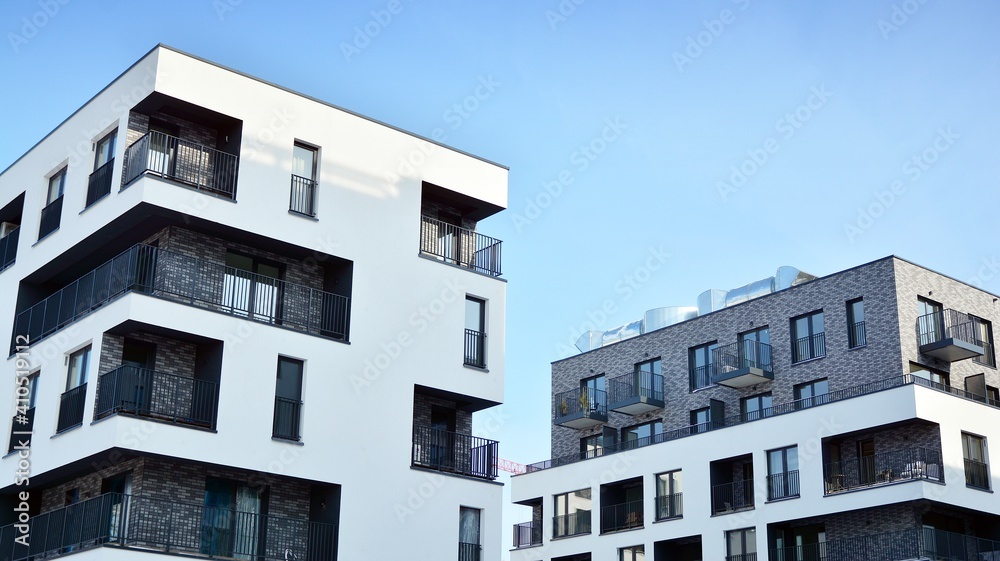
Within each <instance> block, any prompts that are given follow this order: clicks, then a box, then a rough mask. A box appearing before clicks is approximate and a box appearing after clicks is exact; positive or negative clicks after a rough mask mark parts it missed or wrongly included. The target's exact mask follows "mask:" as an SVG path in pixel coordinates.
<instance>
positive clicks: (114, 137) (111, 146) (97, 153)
mask: <svg viewBox="0 0 1000 561" xmlns="http://www.w3.org/2000/svg"><path fill="white" fill-rule="evenodd" d="M103 145H108V150H107V155H108V157H107V159H106V160H105V161H104V162H101V154H102V150H101V146H103ZM117 145H118V128H117V127H116V128H115V129H114V130H112V131H111V132H109V133H108V134H106V135H104V136H102V137H101V138H100V139H99V140H98V141H97V142H95V143H94V171H97V170H99V169H101V167H102V166H104V165H105V164H107V163H108V162H110V161H111V160H114V159H115V149H116V148H117Z"/></svg>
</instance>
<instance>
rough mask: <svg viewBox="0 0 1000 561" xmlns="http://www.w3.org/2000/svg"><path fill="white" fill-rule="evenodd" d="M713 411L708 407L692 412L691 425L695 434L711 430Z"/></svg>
mask: <svg viewBox="0 0 1000 561" xmlns="http://www.w3.org/2000/svg"><path fill="white" fill-rule="evenodd" d="M711 420H712V411H711V409H709V408H708V407H703V408H701V409H695V410H694V411H692V412H691V425H692V430H693V432H705V431H708V430H711V428H712V427H711Z"/></svg>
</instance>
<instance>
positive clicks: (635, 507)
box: [601, 501, 642, 534]
mask: <svg viewBox="0 0 1000 561" xmlns="http://www.w3.org/2000/svg"><path fill="white" fill-rule="evenodd" d="M641 526H642V501H629V502H626V503H620V504H614V505H603V506H601V533H602V534H604V533H607V532H617V531H618V530H628V529H629V528H639V527H641Z"/></svg>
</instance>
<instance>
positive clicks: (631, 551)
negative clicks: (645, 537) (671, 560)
mask: <svg viewBox="0 0 1000 561" xmlns="http://www.w3.org/2000/svg"><path fill="white" fill-rule="evenodd" d="M618 561H646V546H644V545H633V546H631V547H622V548H619V549H618Z"/></svg>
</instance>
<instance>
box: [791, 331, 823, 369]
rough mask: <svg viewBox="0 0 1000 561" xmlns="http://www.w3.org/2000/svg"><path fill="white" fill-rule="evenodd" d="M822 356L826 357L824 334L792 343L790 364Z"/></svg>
mask: <svg viewBox="0 0 1000 561" xmlns="http://www.w3.org/2000/svg"><path fill="white" fill-rule="evenodd" d="M824 356H826V333H817V334H815V335H812V336H811V337H802V338H801V339H796V340H795V341H793V342H792V362H802V361H804V360H809V359H813V358H819V357H824Z"/></svg>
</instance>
